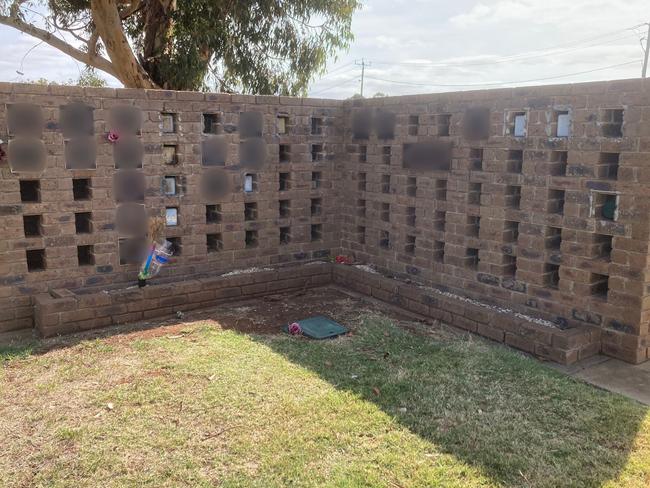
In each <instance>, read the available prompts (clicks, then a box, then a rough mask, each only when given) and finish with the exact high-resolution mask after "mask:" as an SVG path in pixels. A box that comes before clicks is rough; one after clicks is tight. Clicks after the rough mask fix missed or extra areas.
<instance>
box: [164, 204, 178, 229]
mask: <svg viewBox="0 0 650 488" xmlns="http://www.w3.org/2000/svg"><path fill="white" fill-rule="evenodd" d="M165 224H166V225H167V227H176V226H177V225H178V207H167V208H165Z"/></svg>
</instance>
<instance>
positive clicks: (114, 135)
mask: <svg viewBox="0 0 650 488" xmlns="http://www.w3.org/2000/svg"><path fill="white" fill-rule="evenodd" d="M106 139H108V142H110V143H112V144H114V143H116V142H117V141H119V140H120V134H119V133H118V132H117V131H115V130H112V131H110V132H109V133H108V135H107V136H106Z"/></svg>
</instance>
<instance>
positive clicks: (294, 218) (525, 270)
mask: <svg viewBox="0 0 650 488" xmlns="http://www.w3.org/2000/svg"><path fill="white" fill-rule="evenodd" d="M110 131H116V132H117V133H118V134H119V139H118V141H117V142H113V143H112V142H110V141H108V138H107V135H108V133H109V132H110ZM0 139H3V140H4V143H3V144H2V146H1V147H2V148H3V149H4V151H5V152H6V153H7V157H5V158H4V159H3V160H2V162H1V163H0V174H1V179H0V187H1V188H2V192H1V193H0V219H1V220H2V222H3V230H4V233H3V239H2V241H1V243H0V334H2V333H7V332H10V331H15V330H20V329H29V328H32V327H33V326H34V320H35V318H36V321H37V322H39V321H40V322H41V325H42V327H39V328H40V329H41V332H44V327H52V328H50V329H49V330H48V332H47V333H46V335H50V334H51V333H57V332H58V331H67V330H78V329H79V328H92V327H96V326H100V325H107V324H109V323H121V322H124V321H125V320H127V319H128V320H137V319H138V318H141V317H145V316H146V317H148V316H153V315H155V314H157V310H158V309H160V310H163V311H165V312H166V313H171V312H172V311H175V310H183V307H184V306H189V307H196V306H204V305H206V304H208V303H209V302H210V301H211V300H219V299H227V298H229V297H228V296H227V295H228V294H227V293H225V295H224V291H223V289H224V288H228V286H229V285H228V284H227V283H229V281H227V280H226V281H223V280H222V279H221V278H220V277H221V275H223V274H224V273H226V272H227V271H229V270H235V269H247V268H251V267H260V268H263V269H265V270H266V271H262V272H261V273H267V274H266V275H264V276H266V278H264V279H265V280H266V281H263V283H264V284H263V286H262V285H260V286H258V287H257V288H251V287H250V286H249V287H248V288H245V287H244V286H242V285H241V283H239V284H238V283H235V281H237V280H234V281H232V283H233V284H232V286H233V287H234V288H236V289H237V290H239V291H240V293H239V294H238V295H237V296H244V295H246V290H249V291H250V292H251V293H253V292H255V293H256V294H259V293H267V292H272V291H273V289H274V288H275V287H274V285H273V284H272V282H273V280H274V279H277V280H279V281H282V280H284V283H285V285H283V286H284V287H285V288H284V289H286V288H287V287H286V283H287V280H290V279H291V278H290V276H292V273H293V276H294V277H295V278H296V279H298V278H300V279H298V281H293V285H295V286H294V287H301V286H317V285H320V284H324V283H326V282H328V281H334V282H336V283H337V284H340V285H343V286H348V287H350V288H354V289H356V290H357V291H360V292H362V293H366V294H369V295H373V296H375V297H377V298H379V299H382V300H384V301H389V302H393V303H395V304H397V305H400V306H402V307H405V308H409V309H411V310H412V311H414V312H417V313H421V314H423V315H429V316H433V317H436V318H440V319H441V320H446V321H449V322H450V323H452V324H453V325H456V326H458V327H462V328H465V329H468V330H471V331H473V332H477V333H482V334H483V335H485V336H487V337H490V338H492V339H495V340H500V341H502V342H506V343H508V344H511V345H513V346H514V347H518V348H520V349H524V350H527V351H530V352H534V353H535V354H538V355H541V356H545V357H548V358H550V359H553V360H556V361H560V362H573V361H575V360H577V359H580V358H582V357H587V356H588V355H591V354H595V353H597V352H599V351H602V352H604V353H605V354H608V355H612V356H615V357H619V358H622V359H624V360H626V361H630V362H641V361H643V360H645V359H647V358H648V346H649V331H648V327H649V324H650V315H649V313H648V308H650V307H649V305H648V304H649V303H650V301H649V295H650V279H649V278H648V256H649V253H650V249H649V246H648V243H649V241H650V212H649V210H650V191H649V190H648V189H647V186H648V183H650V160H649V159H648V157H649V155H650V83H647V82H644V81H643V80H626V81H617V82H602V83H586V84H576V85H558V86H548V87H529V88H518V89H508V90H490V91H478V92H460V93H447V94H435V95H420V96H405V97H389V98H380V99H370V100H361V101H360V100H353V101H344V102H339V101H331V100H319V99H300V98H285V97H266V96H263V97H260V96H258V97H254V96H241V95H224V94H203V93H193V92H171V91H156V90H153V91H144V90H130V89H119V90H113V89H90V88H87V89H86V88H78V87H57V86H50V87H47V86H34V85H20V84H0ZM160 214H166V215H167V216H168V217H169V218H168V224H170V225H168V226H167V228H166V237H167V238H168V239H169V240H171V241H172V242H173V245H174V253H175V257H174V262H173V264H172V265H170V266H169V267H167V268H166V269H164V270H163V272H162V274H161V276H160V278H159V280H160V283H161V285H160V286H161V287H162V286H167V287H169V284H168V283H169V282H170V280H171V281H175V282H177V283H179V285H178V287H177V288H178V290H179V292H178V293H179V296H178V297H174V296H166V295H165V296H162V297H160V298H159V300H163V301H164V302H165V303H164V304H160V305H158V304H156V303H155V300H154V298H155V297H154V295H155V293H156V292H155V291H154V290H155V289H156V288H158V287H152V289H151V290H150V291H146V292H142V291H137V292H135V291H134V292H128V293H126V294H127V295H128V299H127V298H123V297H122V295H123V292H122V291H120V290H119V289H120V287H122V288H125V287H128V286H129V285H133V283H134V281H135V278H136V275H137V271H138V268H139V262H140V259H141V254H142V245H143V242H144V241H143V235H142V230H143V229H144V228H146V219H147V216H148V215H160ZM339 253H343V254H347V255H350V256H352V257H354V258H355V259H356V260H357V261H359V262H364V263H368V264H371V265H373V266H374V267H375V268H376V269H377V271H378V272H379V273H367V272H362V271H361V270H360V269H359V268H348V269H347V271H346V270H343V269H341V268H340V265H334V268H333V270H323V269H321V268H320V266H316V267H313V268H312V270H311V271H306V270H307V269H308V268H309V267H308V266H304V264H305V263H308V262H310V261H321V260H325V259H327V258H329V257H331V256H333V255H335V254H339ZM301 263H303V266H302V267H301V266H300V264H301ZM269 267H270V268H273V269H275V270H276V271H274V272H273V273H276V274H273V273H270V272H269V271H268V269H269ZM303 268H304V269H303ZM317 269H318V271H317ZM269 273H270V274H269ZM314 273H316V274H315V275H314ZM260 276H262V275H260ZM280 276H282V278H281V277H280ZM314 276H316V277H314ZM379 276H381V280H382V281H381V283H379V282H378V281H377V280H378V279H379ZM211 277H213V278H214V279H218V280H219V281H218V284H214V283H213V282H212V281H210V280H211V279H212V278H211ZM247 279H250V280H253V282H254V280H255V279H254V278H247ZM202 280H204V281H202ZM205 280H207V281H205ZM162 283H167V284H166V285H163V284H162ZM251 284H252V283H251ZM373 284H374V285H373ZM247 286H248V285H247ZM413 287H416V288H413ZM418 287H425V288H427V289H431V290H435V291H436V293H437V295H436V296H437V298H435V299H434V298H432V295H431V293H429V294H426V293H425V294H424V295H422V293H421V292H420V288H418ZM172 288H173V287H172ZM203 288H204V289H203ZM261 288H264V290H261ZM107 289H110V290H111V291H110V293H109V295H110V300H109V299H108V298H106V297H104V298H102V299H93V298H92V295H93V293H95V294H96V293H98V292H99V291H101V290H107ZM160 289H161V290H162V288H160ZM279 289H283V288H282V287H280V288H279ZM220 290H221V291H220ZM255 290H257V291H255ZM260 290H261V291H260ZM181 291H182V293H181ZM164 293H167V292H166V291H165V292H164ZM71 294H72V296H71ZM140 294H141V295H142V297H140ZM195 294H196V295H197V296H195ZM113 295H114V296H113ZM145 295H146V299H145ZM172 295H173V293H172ZM75 297H76V298H75ZM233 297H234V295H233ZM441 297H442V298H441ZM194 298H196V299H194ZM72 300H74V303H76V305H74V304H73V302H72ZM107 300H108V301H107ZM114 300H118V301H119V300H123V301H127V302H128V305H127V304H125V303H122V302H120V304H118V303H113V301H114ZM454 300H455V302H454ZM100 302H101V303H100ZM181 302H182V303H181ZM93 303H95V305H93ZM477 303H479V304H480V305H477ZM111 307H113V308H111ZM147 307H148V308H147ZM35 309H36V314H35V312H34V310H35ZM95 309H96V310H95ZM100 309H101V310H100ZM93 310H94V311H93ZM106 310H108V312H106ZM111 310H112V311H113V312H114V313H113V312H111ZM445 310H447V312H445ZM82 311H83V313H82ZM443 312H445V313H443ZM75 314H78V315H75ZM129 314H132V315H129ZM504 314H505V315H504ZM136 315H137V316H136ZM506 315H509V316H510V317H515V318H514V319H511V320H507V319H506V318H504V317H506ZM75 317H76V318H77V319H78V320H73V318H75ZM107 317H108V318H107ZM495 317H496V318H495ZM522 321H523V322H522ZM43 324H50V325H43ZM70 324H76V325H78V327H74V326H69V325H70ZM531 330H532V331H533V332H531Z"/></svg>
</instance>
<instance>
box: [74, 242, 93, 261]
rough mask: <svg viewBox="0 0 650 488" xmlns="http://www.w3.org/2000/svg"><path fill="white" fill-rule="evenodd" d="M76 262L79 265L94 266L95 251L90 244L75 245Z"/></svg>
mask: <svg viewBox="0 0 650 488" xmlns="http://www.w3.org/2000/svg"><path fill="white" fill-rule="evenodd" d="M77 263H78V264H79V266H94V264H95V253H94V249H93V246H92V245H85V246H77Z"/></svg>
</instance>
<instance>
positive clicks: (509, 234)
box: [503, 220, 519, 242]
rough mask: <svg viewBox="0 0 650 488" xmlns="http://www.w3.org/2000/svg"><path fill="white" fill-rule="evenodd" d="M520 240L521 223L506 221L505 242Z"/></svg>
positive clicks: (504, 227)
mask: <svg viewBox="0 0 650 488" xmlns="http://www.w3.org/2000/svg"><path fill="white" fill-rule="evenodd" d="M518 239H519V222H517V221H515V220H506V221H505V223H504V225H503V241H504V242H517V240H518Z"/></svg>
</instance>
